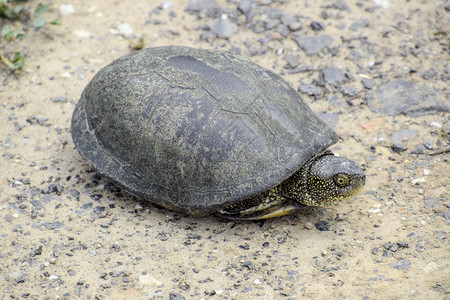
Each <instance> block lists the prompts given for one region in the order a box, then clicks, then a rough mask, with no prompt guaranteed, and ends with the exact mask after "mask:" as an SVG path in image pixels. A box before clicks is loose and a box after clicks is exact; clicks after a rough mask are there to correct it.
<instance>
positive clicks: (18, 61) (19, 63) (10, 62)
mask: <svg viewBox="0 0 450 300" xmlns="http://www.w3.org/2000/svg"><path fill="white" fill-rule="evenodd" d="M0 59H1V61H2V62H3V63H4V64H5V65H7V66H8V68H9V69H11V70H18V69H22V68H23V66H24V64H25V58H24V57H23V55H22V53H20V52H15V53H14V54H13V56H12V57H11V59H8V58H6V57H5V56H3V55H0Z"/></svg>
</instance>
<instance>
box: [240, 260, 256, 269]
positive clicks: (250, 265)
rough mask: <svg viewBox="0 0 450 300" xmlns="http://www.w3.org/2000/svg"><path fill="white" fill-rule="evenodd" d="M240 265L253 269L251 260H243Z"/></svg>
mask: <svg viewBox="0 0 450 300" xmlns="http://www.w3.org/2000/svg"><path fill="white" fill-rule="evenodd" d="M242 266H243V267H246V268H247V269H249V270H253V263H252V262H251V261H244V262H243V263H242Z"/></svg>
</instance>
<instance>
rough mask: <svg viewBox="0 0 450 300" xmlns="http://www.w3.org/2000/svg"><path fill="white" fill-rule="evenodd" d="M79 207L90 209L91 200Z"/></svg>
mask: <svg viewBox="0 0 450 300" xmlns="http://www.w3.org/2000/svg"><path fill="white" fill-rule="evenodd" d="M80 208H81V209H84V210H86V209H91V208H92V202H88V203H85V204H83V205H81V207H80Z"/></svg>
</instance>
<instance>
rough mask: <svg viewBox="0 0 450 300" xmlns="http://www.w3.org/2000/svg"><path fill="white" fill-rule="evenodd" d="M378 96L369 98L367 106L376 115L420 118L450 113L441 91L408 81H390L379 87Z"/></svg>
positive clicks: (449, 107) (449, 106)
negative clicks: (401, 115)
mask: <svg viewBox="0 0 450 300" xmlns="http://www.w3.org/2000/svg"><path fill="white" fill-rule="evenodd" d="M377 96H378V97H373V98H367V100H368V103H367V105H368V106H369V108H370V109H371V110H372V111H373V112H375V113H382V114H386V115H390V116H395V115H399V114H404V115H409V116H411V117H418V116H423V115H427V114H435V113H437V112H450V105H448V104H447V103H445V102H444V101H443V100H442V96H441V93H440V92H439V91H437V90H434V89H432V88H429V87H427V86H424V85H420V84H416V83H413V82H410V81H407V80H395V81H390V82H388V83H385V84H383V85H381V86H379V87H378V89H377Z"/></svg>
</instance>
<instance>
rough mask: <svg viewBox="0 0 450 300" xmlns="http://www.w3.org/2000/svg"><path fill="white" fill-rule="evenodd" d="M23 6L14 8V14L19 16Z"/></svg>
mask: <svg viewBox="0 0 450 300" xmlns="http://www.w3.org/2000/svg"><path fill="white" fill-rule="evenodd" d="M22 8H23V5H16V6H14V8H13V12H15V13H16V14H19V13H20V12H21V11H22Z"/></svg>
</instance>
